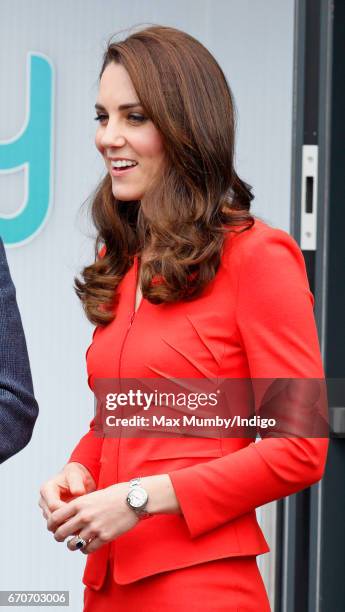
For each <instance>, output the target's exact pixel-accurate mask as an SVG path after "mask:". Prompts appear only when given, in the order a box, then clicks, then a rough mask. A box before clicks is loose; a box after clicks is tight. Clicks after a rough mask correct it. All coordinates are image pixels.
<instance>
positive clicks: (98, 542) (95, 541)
mask: <svg viewBox="0 0 345 612" xmlns="http://www.w3.org/2000/svg"><path fill="white" fill-rule="evenodd" d="M83 539H84V540H85V538H83ZM86 541H87V540H86ZM104 544H106V542H105V541H104V540H102V538H99V537H95V538H92V540H91V542H89V543H88V544H87V545H86V546H83V548H81V549H80V552H82V553H83V554H84V555H88V554H89V553H92V552H95V550H98V549H99V548H101V546H104Z"/></svg>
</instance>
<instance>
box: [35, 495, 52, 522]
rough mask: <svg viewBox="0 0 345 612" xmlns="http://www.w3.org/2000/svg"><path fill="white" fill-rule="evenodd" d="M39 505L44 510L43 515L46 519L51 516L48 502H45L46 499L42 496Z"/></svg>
mask: <svg viewBox="0 0 345 612" xmlns="http://www.w3.org/2000/svg"><path fill="white" fill-rule="evenodd" d="M38 505H39V507H40V508H41V510H42V513H43V516H44V518H45V519H48V518H50V515H51V512H50V510H49V508H48V506H47V504H46V503H45V501H44V499H43V498H42V497H41V498H40V500H39V502H38Z"/></svg>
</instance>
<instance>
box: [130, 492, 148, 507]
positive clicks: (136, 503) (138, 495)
mask: <svg viewBox="0 0 345 612" xmlns="http://www.w3.org/2000/svg"><path fill="white" fill-rule="evenodd" d="M127 500H128V503H129V505H130V506H132V508H142V507H143V506H145V504H146V502H147V493H146V491H145V489H142V488H141V487H134V488H133V490H132V491H130V492H129V493H128V495H127Z"/></svg>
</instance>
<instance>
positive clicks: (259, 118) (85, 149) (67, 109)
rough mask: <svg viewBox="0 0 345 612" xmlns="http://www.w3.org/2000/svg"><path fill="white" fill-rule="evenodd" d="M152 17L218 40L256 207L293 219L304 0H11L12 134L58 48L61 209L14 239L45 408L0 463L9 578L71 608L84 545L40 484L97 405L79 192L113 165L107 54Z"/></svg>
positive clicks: (2, 585) (12, 182)
mask: <svg viewBox="0 0 345 612" xmlns="http://www.w3.org/2000/svg"><path fill="white" fill-rule="evenodd" d="M148 22H153V23H158V24H162V25H170V26H174V27H178V28H181V29H183V30H186V31H187V32H189V33H190V34H192V35H194V36H196V37H197V38H198V39H199V40H200V41H201V42H203V43H204V44H205V45H206V46H207V47H208V48H209V49H210V51H211V52H213V53H214V55H215V57H216V59H217V60H218V61H219V63H220V65H221V66H222V67H223V69H224V72H225V74H226V76H227V78H228V80H229V83H230V86H231V88H232V91H233V93H234V96H235V100H236V105H237V108H238V141H237V155H236V159H237V170H238V173H239V175H240V176H241V177H242V178H243V179H244V180H246V181H247V182H249V183H250V184H251V185H253V186H254V192H255V195H256V199H255V201H254V206H253V210H254V212H255V213H257V214H259V215H261V216H262V217H263V218H264V219H266V220H268V221H270V222H272V223H273V224H274V225H276V226H279V227H282V228H283V229H287V230H288V229H289V211H290V150H291V107H292V60H293V57H292V47H293V0H241V1H239V0H216V1H215V0H213V1H210V0H188V2H186V1H185V0H175V1H174V2H170V0H169V1H168V0H160V1H159V2H158V1H157V0H153V1H149V0H140V1H135V0H132V1H131V2H130V3H128V2H120V1H117V0H113V1H111V0H102V1H99V0H98V1H97V0H73V1H72V2H71V0H59V2H56V1H55V0H2V1H1V21H0V88H1V92H2V95H1V96H0V142H1V141H4V140H6V139H9V138H11V137H13V135H15V134H16V133H17V132H18V131H19V130H20V129H21V127H22V124H23V119H24V112H25V108H24V100H25V95H26V87H27V83H26V55H27V53H28V51H37V52H40V53H44V54H46V55H47V56H48V57H49V58H50V59H51V61H52V63H53V65H54V67H55V79H56V81H55V85H56V87H55V101H54V103H55V120H54V134H55V136H54V173H53V176H54V183H53V208H52V211H51V215H50V217H49V220H48V222H47V224H46V225H45V227H44V229H43V230H42V232H41V233H39V234H38V235H37V236H36V237H35V238H34V239H33V240H32V241H31V242H29V243H28V244H26V245H23V246H21V247H18V248H15V249H10V250H8V260H9V264H10V267H11V270H12V274H13V279H14V281H15V284H16V286H17V295H18V302H19V306H20V309H21V312H22V317H23V324H24V327H25V331H26V335H27V342H28V348H29V353H30V358H31V365H32V373H33V378H34V385H35V390H36V395H37V399H38V401H39V403H40V409H41V411H40V416H39V419H38V422H37V426H36V429H35V432H34V436H33V439H32V441H31V443H30V445H29V447H28V448H27V449H25V450H24V451H23V452H21V453H20V454H19V455H17V456H15V457H14V458H12V459H11V460H9V461H8V462H7V463H6V464H4V465H2V466H1V468H0V486H1V491H2V501H1V509H0V522H1V544H2V551H3V555H2V557H3V560H2V563H1V573H0V589H6V590H8V589H21V590H23V589H31V590H33V589H41V590H43V589H53V590H58V589H61V590H63V589H64V590H69V591H70V594H71V595H70V596H71V603H70V609H72V610H73V611H74V610H79V609H81V608H82V604H81V598H82V588H81V583H80V577H81V574H82V568H83V565H84V562H85V558H84V556H83V555H80V554H79V553H75V554H72V553H70V552H69V551H68V550H67V548H66V546H65V544H57V543H56V542H55V541H54V539H53V537H52V535H51V534H50V533H48V532H47V531H46V530H45V524H44V521H43V519H42V517H41V513H40V510H39V508H38V506H37V501H38V490H39V486H40V484H41V483H42V482H43V481H44V480H45V479H46V478H47V477H48V476H49V475H51V474H53V473H55V472H56V471H57V470H58V469H60V467H62V465H63V464H64V462H65V460H66V458H67V457H68V455H69V452H70V450H71V449H72V448H73V446H74V444H75V443H76V441H77V440H78V439H79V437H80V436H81V435H82V434H83V433H84V432H85V431H86V430H87V426H88V422H89V420H90V418H91V416H92V411H93V403H92V396H91V394H90V393H89V390H88V387H87V384H86V374H85V363H84V352H85V349H86V347H87V345H88V343H89V341H90V337H91V333H92V328H91V326H90V325H89V324H88V323H87V322H86V320H85V317H84V316H83V314H82V311H81V307H80V305H79V303H78V300H77V298H76V297H75V295H74V292H73V290H72V283H73V277H74V275H75V274H76V273H77V272H78V270H79V269H80V268H81V267H82V265H83V264H84V263H85V262H87V261H89V260H90V258H91V253H92V241H91V240H89V238H88V237H87V232H88V231H89V230H90V227H89V226H88V225H87V223H86V221H85V215H84V214H80V212H79V210H80V206H81V204H82V202H83V201H84V199H85V198H86V197H87V195H88V194H89V193H90V191H91V190H92V189H93V188H94V187H95V185H96V183H97V182H98V180H99V179H100V177H101V174H102V170H103V167H102V162H101V159H100V158H99V154H98V152H97V151H96V149H95V147H94V144H93V135H94V131H95V122H94V121H93V116H94V109H93V105H94V103H95V99H96V91H97V77H98V71H99V69H100V65H101V56H102V53H103V50H104V48H105V43H106V40H107V39H108V37H109V36H110V35H111V34H112V33H114V32H116V31H118V30H121V29H123V28H126V27H128V26H131V25H135V24H139V23H144V24H145V23H148ZM22 179H23V177H22V175H20V174H19V173H18V175H17V176H15V175H12V176H11V177H6V176H5V175H0V213H1V212H6V211H8V210H14V209H15V207H16V202H17V201H21V199H22V194H23V180H22ZM5 560H6V562H5Z"/></svg>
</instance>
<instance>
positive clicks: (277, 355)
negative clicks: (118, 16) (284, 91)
mask: <svg viewBox="0 0 345 612" xmlns="http://www.w3.org/2000/svg"><path fill="white" fill-rule="evenodd" d="M96 110H97V117H96V119H97V121H98V122H99V125H98V128H97V134H96V146H97V148H98V150H99V152H100V154H101V155H102V156H103V158H104V161H105V165H106V169H107V173H106V176H105V178H104V179H103V181H102V182H101V184H100V186H99V188H98V190H97V192H96V194H95V197H94V201H93V219H94V223H95V225H96V228H97V231H98V238H97V242H96V258H95V259H96V260H95V262H94V263H93V264H92V265H90V266H88V267H86V268H85V269H84V271H83V280H82V281H81V280H77V281H76V288H77V293H78V295H79V297H80V299H81V300H82V303H83V306H84V309H85V312H86V315H87V316H88V318H89V319H90V321H92V322H93V323H94V324H96V325H97V327H96V330H95V333H94V337H93V341H92V344H91V346H90V347H89V349H88V352H87V366H88V373H89V384H90V387H91V389H94V387H95V382H96V380H97V379H101V378H105V379H107V378H108V379H109V378H112V379H115V378H118V379H127V378H131V379H134V378H140V379H142V378H145V379H147V378H150V377H151V378H152V377H158V378H161V379H172V378H200V379H204V378H205V379H206V378H207V379H210V378H212V377H214V378H217V377H219V378H228V379H235V378H240V379H242V378H249V377H251V378H253V379H256V378H259V379H260V378H276V377H282V378H319V377H322V376H323V370H322V364H321V358H320V351H319V345H318V339H317V332H316V327H315V322H314V318H313V311H312V305H313V298H312V295H311V293H310V291H309V287H308V281H307V277H306V271H305V266H304V260H303V257H302V254H301V252H300V250H299V248H298V246H297V244H296V243H295V241H294V240H293V239H292V238H291V237H290V236H289V235H288V234H286V233H285V232H283V231H281V230H277V229H273V228H270V227H269V226H268V225H266V224H265V223H263V222H262V221H260V220H258V219H254V218H253V217H252V216H251V215H250V213H249V208H250V201H251V199H252V197H253V196H252V195H251V193H250V191H249V188H248V186H247V185H246V184H245V183H244V182H242V181H241V180H240V178H239V177H238V176H237V175H236V173H235V170H234V164H233V152H234V107H233V101H232V96H231V92H230V89H229V86H228V84H227V82H226V79H225V77H224V74H223V72H222V71H221V69H220V67H219V66H218V64H217V62H216V61H215V59H214V58H213V57H212V55H211V54H210V53H209V52H208V51H207V50H206V49H205V48H204V47H203V46H202V45H201V44H200V43H199V42H198V41H196V40H195V39H194V38H192V37H191V36H189V35H188V34H185V33H183V32H181V31H178V30H175V29H173V28H168V27H159V26H157V27H156V26H155V27H150V28H147V29H145V30H142V31H140V32H136V33H134V34H132V35H131V36H129V37H128V38H127V39H126V40H124V41H122V42H119V43H113V44H110V45H109V46H108V49H107V51H106V53H105V56H104V62H103V66H102V69H101V74H100V84H99V93H98V100H97V104H96ZM101 247H102V248H101ZM94 425H95V423H94V422H92V423H91V427H90V431H89V432H88V433H87V434H86V435H85V436H84V437H83V438H82V439H81V441H80V442H79V444H78V445H77V447H76V448H75V450H74V451H73V453H72V455H71V457H70V460H69V462H68V464H67V465H66V466H65V467H64V468H63V470H62V471H61V472H60V473H59V474H58V475H57V476H55V477H54V478H52V479H51V480H50V481H48V482H47V483H46V484H45V485H44V486H43V487H42V489H41V500H40V505H41V507H42V509H43V513H44V516H45V518H46V519H47V526H48V529H49V530H51V531H52V532H53V533H54V537H55V539H56V540H57V541H59V542H62V541H64V540H66V538H70V539H69V540H68V547H69V548H70V550H77V549H78V548H80V549H81V551H82V552H83V553H85V554H87V555H88V560H87V566H86V570H85V574H84V583H85V585H86V589H85V599H84V605H85V608H84V610H86V611H87V612H90V611H92V612H100V611H108V610H112V609H118V610H122V609H126V610H137V609H140V610H143V611H148V610H164V611H165V610H167V611H168V610H174V611H176V610H177V611H184V610H227V611H228V610H246V611H250V610H255V611H258V610H260V611H265V610H269V603H268V598H267V595H266V592H265V589H264V586H263V582H262V579H261V577H260V573H259V571H258V568H257V564H256V556H257V555H258V554H262V553H264V552H266V551H268V546H267V544H266V541H265V539H264V537H263V534H262V532H261V530H260V528H259V526H258V524H257V521H256V516H255V508H256V507H258V506H260V505H262V504H265V503H267V502H269V501H271V500H274V499H279V498H281V497H283V496H285V495H289V494H291V493H294V492H296V491H298V490H300V489H302V488H304V487H306V486H309V485H311V484H312V483H314V482H316V481H318V480H319V479H320V478H321V477H322V473H323V470H324V464H325V459H326V452H327V441H326V440H325V439H319V438H311V439H308V438H295V439H289V438H284V437H278V438H266V439H263V440H261V441H260V442H258V443H256V444H254V440H253V439H250V438H227V437H222V438H210V437H208V438H206V437H204V438H203V437H200V438H197V437H185V438H184V439H174V438H170V439H169V438H168V439H164V440H162V439H161V440H160V439H157V438H149V437H148V436H147V437H142V438H127V437H121V436H118V437H117V438H112V437H104V438H101V437H97V436H95V433H94V431H93V429H94ZM133 479H137V480H134V482H133ZM131 481H132V482H131ZM147 515H148V516H149V520H141V519H142V518H143V517H147Z"/></svg>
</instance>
